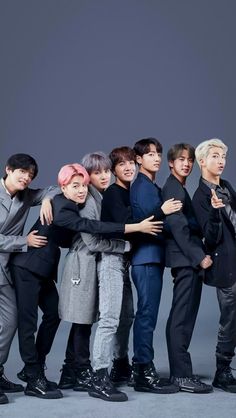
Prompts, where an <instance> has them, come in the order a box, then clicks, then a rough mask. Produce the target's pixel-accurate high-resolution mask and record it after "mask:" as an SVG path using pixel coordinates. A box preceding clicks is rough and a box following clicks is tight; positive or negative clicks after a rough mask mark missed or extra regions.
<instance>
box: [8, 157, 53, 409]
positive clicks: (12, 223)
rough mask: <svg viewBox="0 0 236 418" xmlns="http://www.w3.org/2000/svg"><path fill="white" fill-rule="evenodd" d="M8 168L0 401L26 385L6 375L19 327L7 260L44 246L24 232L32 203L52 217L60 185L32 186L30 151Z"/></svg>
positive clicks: (38, 238) (47, 217)
mask: <svg viewBox="0 0 236 418" xmlns="http://www.w3.org/2000/svg"><path fill="white" fill-rule="evenodd" d="M5 170H6V172H5V175H4V177H3V178H1V180H0V403H1V404H3V403H8V398H7V396H6V395H5V394H4V392H21V391H23V386H22V385H19V384H15V383H13V382H10V381H9V380H8V379H7V378H6V377H5V375H4V367H3V365H4V363H5V362H6V361H7V358H8V354H9V350H10V346H11V342H12V340H13V337H14V335H15V332H16V327H17V310H16V300H15V291H14V288H13V286H12V279H11V276H10V272H9V268H8V261H9V257H10V254H11V253H14V252H26V251H27V249H28V247H37V248H38V247H42V246H44V245H46V243H47V239H46V238H45V237H43V236H39V235H36V233H37V231H32V232H30V233H29V234H28V235H27V236H22V233H23V229H24V225H25V222H26V219H27V215H28V213H29V210H30V207H31V206H35V205H39V204H41V203H42V201H43V199H44V201H43V207H42V209H41V218H43V217H44V218H45V220H46V222H47V223H50V222H51V221H52V212H51V209H50V208H51V206H50V205H49V204H48V202H49V199H51V198H52V197H53V196H54V195H55V194H56V193H57V192H58V189H57V188H56V189H55V187H54V186H53V187H49V188H46V189H29V188H28V186H29V185H30V183H31V181H32V180H33V179H34V178H35V177H36V175H37V173H38V166H37V163H36V161H35V160H34V158H32V157H31V156H30V155H27V154H15V155H12V156H11V157H10V158H9V159H8V161H7V163H6V169H5Z"/></svg>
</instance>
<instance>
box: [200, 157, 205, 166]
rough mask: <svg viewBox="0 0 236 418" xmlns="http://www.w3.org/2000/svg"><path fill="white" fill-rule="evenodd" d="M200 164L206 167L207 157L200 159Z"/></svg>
mask: <svg viewBox="0 0 236 418" xmlns="http://www.w3.org/2000/svg"><path fill="white" fill-rule="evenodd" d="M199 165H200V168H202V167H204V165H205V158H201V159H200V160H199Z"/></svg>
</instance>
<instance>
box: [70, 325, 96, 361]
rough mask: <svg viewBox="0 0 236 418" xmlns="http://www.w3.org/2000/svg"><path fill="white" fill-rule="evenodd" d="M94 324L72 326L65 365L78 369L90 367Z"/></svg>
mask: <svg viewBox="0 0 236 418" xmlns="http://www.w3.org/2000/svg"><path fill="white" fill-rule="evenodd" d="M91 329H92V324H72V326H71V329H70V334H69V338H68V342H67V347H66V357H65V363H66V364H68V365H72V366H73V367H74V368H75V369H76V368H85V367H90V365H91V361H90V335H91Z"/></svg>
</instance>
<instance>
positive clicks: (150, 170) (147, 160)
mask: <svg viewBox="0 0 236 418" xmlns="http://www.w3.org/2000/svg"><path fill="white" fill-rule="evenodd" d="M161 159H162V154H161V152H157V149H156V147H155V145H154V144H150V146H149V152H148V153H147V154H143V156H142V157H140V156H139V155H138V156H137V163H138V164H139V165H140V168H142V172H143V173H145V172H146V173H147V174H155V173H156V172H157V171H158V170H159V169H160V165H161Z"/></svg>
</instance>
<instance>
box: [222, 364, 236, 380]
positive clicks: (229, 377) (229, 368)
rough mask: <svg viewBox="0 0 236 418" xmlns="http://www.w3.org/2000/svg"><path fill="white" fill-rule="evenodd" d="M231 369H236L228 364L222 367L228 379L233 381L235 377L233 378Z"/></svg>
mask: <svg viewBox="0 0 236 418" xmlns="http://www.w3.org/2000/svg"><path fill="white" fill-rule="evenodd" d="M232 370H236V369H234V368H233V367H230V366H226V367H225V368H224V369H223V373H224V374H225V375H226V377H227V378H228V379H229V380H231V381H233V380H235V378H234V376H233V374H232Z"/></svg>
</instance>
